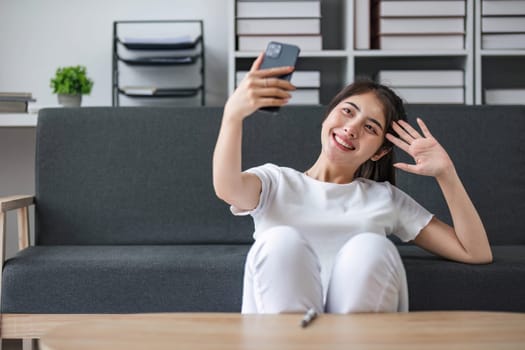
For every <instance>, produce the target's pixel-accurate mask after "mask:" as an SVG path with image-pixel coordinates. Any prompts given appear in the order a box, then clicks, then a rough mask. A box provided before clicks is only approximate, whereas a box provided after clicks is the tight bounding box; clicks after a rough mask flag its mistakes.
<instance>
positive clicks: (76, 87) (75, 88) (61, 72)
mask: <svg viewBox="0 0 525 350" xmlns="http://www.w3.org/2000/svg"><path fill="white" fill-rule="evenodd" d="M50 86H51V88H53V93H54V94H57V95H58V103H59V104H61V105H63V106H64V107H80V104H81V102H82V95H89V93H91V88H92V87H93V81H92V80H91V79H89V78H88V77H87V73H86V67H84V66H70V67H59V68H58V69H57V71H56V73H55V77H54V78H52V79H51V84H50Z"/></svg>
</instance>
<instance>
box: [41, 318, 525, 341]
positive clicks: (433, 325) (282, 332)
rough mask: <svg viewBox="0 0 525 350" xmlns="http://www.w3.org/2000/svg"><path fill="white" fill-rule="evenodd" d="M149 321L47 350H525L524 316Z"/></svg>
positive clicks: (115, 325)
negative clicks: (303, 321) (306, 323)
mask: <svg viewBox="0 0 525 350" xmlns="http://www.w3.org/2000/svg"><path fill="white" fill-rule="evenodd" d="M301 318H302V315H298V314H295V315H293V314H287V315H240V314H226V313H186V314H185V313H178V314H145V315H143V317H131V318H122V317H115V318H114V319H109V318H106V319H104V320H101V321H93V320H92V321H85V322H77V323H71V324H67V325H62V326H59V327H57V328H55V329H54V330H52V331H51V332H49V333H47V334H45V335H44V336H43V337H42V338H41V339H40V346H41V349H43V350H66V349H75V350H88V349H89V350H91V349H97V350H104V349H111V350H121V349H122V350H133V349H140V350H144V349H146V350H153V349H170V350H171V349H192V350H199V349H207V350H208V349H225V350H226V349H228V350H231V349H250V350H259V349H272V350H287V349H297V350H305V349H322V350H325V349H365V348H366V349H418V350H420V349H446V350H451V349H491V350H492V349H498V350H501V349H525V314H523V313H496V312H494V313H493V312H411V313H405V314H403V313H391V314H353V315H321V316H319V317H318V318H317V319H315V320H314V321H313V322H312V323H311V324H310V325H309V326H308V327H307V328H301V327H300V325H299V323H300V320H301Z"/></svg>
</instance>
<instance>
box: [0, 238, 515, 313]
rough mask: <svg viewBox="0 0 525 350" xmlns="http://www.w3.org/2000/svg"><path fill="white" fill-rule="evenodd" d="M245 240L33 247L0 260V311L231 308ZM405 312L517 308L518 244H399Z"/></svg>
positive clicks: (237, 301) (235, 304)
mask: <svg viewBox="0 0 525 350" xmlns="http://www.w3.org/2000/svg"><path fill="white" fill-rule="evenodd" d="M248 249H249V245H214V246H206V245H180V246H69V247H67V246H40V247H31V248H28V249H26V250H23V251H21V252H20V253H18V254H17V255H16V256H15V257H14V258H12V259H10V260H8V261H7V262H6V265H5V269H4V279H3V283H2V308H1V310H2V312H4V313H134V312H170V311H195V312H198V311H208V312H213V311H222V312H239V311H240V307H241V298H242V278H243V270H244V261H245V256H246V254H247V252H248ZM399 250H400V252H401V255H402V258H403V262H404V264H405V267H406V270H407V279H408V285H409V294H410V309H411V310H499V311H519V312H525V299H524V298H523V291H524V290H525V246H498V247H494V248H493V252H494V264H491V265H465V264H460V263H455V262H450V261H446V260H443V259H441V258H437V257H435V256H433V255H431V254H428V253H426V252H424V251H423V250H421V249H419V248H417V247H415V246H405V245H402V246H399Z"/></svg>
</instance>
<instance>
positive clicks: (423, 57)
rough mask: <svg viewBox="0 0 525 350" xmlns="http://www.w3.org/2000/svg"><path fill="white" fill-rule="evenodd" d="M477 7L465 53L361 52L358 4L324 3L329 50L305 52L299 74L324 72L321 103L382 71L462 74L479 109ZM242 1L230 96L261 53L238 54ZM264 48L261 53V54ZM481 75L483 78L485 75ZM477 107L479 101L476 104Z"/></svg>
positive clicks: (468, 22)
mask: <svg viewBox="0 0 525 350" xmlns="http://www.w3.org/2000/svg"><path fill="white" fill-rule="evenodd" d="M474 2H476V1H475V0H465V4H466V13H465V48H464V49H461V50H421V51H419V50H376V49H371V50H356V49H354V0H322V1H321V15H322V18H321V33H322V36H323V49H325V48H326V50H323V51H319V52H308V51H302V52H301V54H300V59H299V61H298V64H297V69H312V68H315V69H318V70H320V71H321V103H322V104H327V103H328V102H329V101H330V99H331V98H332V97H333V96H334V95H335V94H336V93H337V92H338V91H339V90H340V89H341V88H342V87H344V86H345V85H347V84H349V83H351V82H352V81H354V79H355V78H357V77H361V76H367V77H371V78H373V77H374V75H375V74H376V73H377V72H378V71H379V70H381V69H461V70H463V71H464V73H465V74H464V77H465V84H464V88H465V99H464V100H465V103H466V104H474V103H475V99H474V96H475V91H474V90H475V89H474V87H475V79H476V80H479V77H478V74H477V72H476V77H475V74H474V57H475V49H474V28H475V26H474ZM235 8H236V0H230V2H229V4H228V11H229V13H230V14H231V16H230V18H231V20H230V27H229V62H228V72H229V74H228V94H231V93H232V92H233V90H234V89H235V72H236V71H237V70H247V69H248V68H249V67H250V65H251V63H252V61H253V59H254V58H255V57H256V56H257V55H258V54H259V52H240V51H237V50H236V46H235V42H236V31H235V18H236V13H235ZM263 49H264V48H261V51H262V50H263ZM480 74H481V73H480ZM476 103H478V102H477V99H476Z"/></svg>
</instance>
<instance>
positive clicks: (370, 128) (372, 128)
mask: <svg viewBox="0 0 525 350" xmlns="http://www.w3.org/2000/svg"><path fill="white" fill-rule="evenodd" d="M365 128H366V129H367V130H368V131H369V132H371V133H374V134H376V135H377V131H376V129H375V128H374V127H373V126H372V125H368V124H367V125H365Z"/></svg>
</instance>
